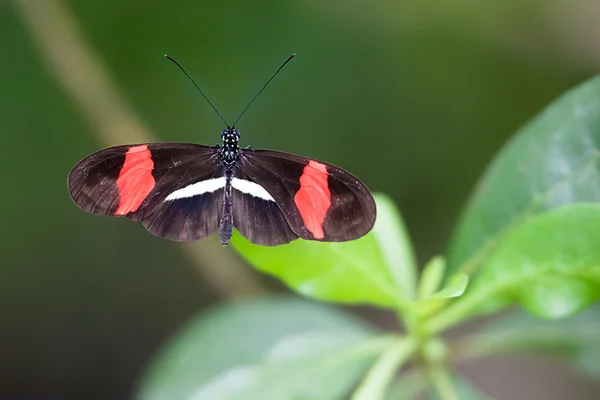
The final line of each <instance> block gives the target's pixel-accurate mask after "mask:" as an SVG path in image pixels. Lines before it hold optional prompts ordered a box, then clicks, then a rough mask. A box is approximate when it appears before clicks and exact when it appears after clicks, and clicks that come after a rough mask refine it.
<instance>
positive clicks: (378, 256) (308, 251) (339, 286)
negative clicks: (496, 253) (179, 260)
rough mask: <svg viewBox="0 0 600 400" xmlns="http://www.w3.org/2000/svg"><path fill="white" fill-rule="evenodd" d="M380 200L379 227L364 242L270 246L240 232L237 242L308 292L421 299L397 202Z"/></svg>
mask: <svg viewBox="0 0 600 400" xmlns="http://www.w3.org/2000/svg"><path fill="white" fill-rule="evenodd" d="M376 202H377V221H376V223H375V227H374V228H373V230H372V231H371V232H369V233H368V234H367V235H366V236H364V237H362V238H360V239H358V240H353V241H350V242H343V243H322V242H314V241H307V240H296V241H294V242H292V243H290V244H287V245H284V246H277V247H265V246H257V245H253V244H251V243H250V242H248V241H247V240H245V239H244V238H243V237H241V236H240V235H235V236H234V238H233V241H232V243H233V245H234V247H235V248H236V249H237V250H238V251H239V252H240V254H241V255H242V256H243V257H244V258H245V259H246V260H247V261H248V262H249V263H250V264H252V265H253V266H255V267H256V268H258V269H259V270H261V271H263V272H266V273H269V274H272V275H275V276H276V277H278V278H279V279H281V280H282V281H283V282H285V283H286V284H287V285H288V286H290V287H291V288H292V289H294V290H296V291H297V292H299V293H301V294H303V295H305V296H309V297H313V298H316V299H321V300H329V301H336V302H342V303H368V304H373V305H377V306H382V307H389V308H398V307H401V306H402V305H405V304H406V303H407V302H408V301H411V300H413V299H414V298H415V297H416V282H415V281H416V278H415V271H416V267H415V263H414V259H413V250H412V246H411V244H410V241H409V239H408V235H407V234H406V232H405V229H404V225H403V223H402V219H401V217H400V214H399V213H398V211H397V210H396V208H395V206H394V204H393V203H392V201H391V200H390V199H388V198H387V197H386V196H384V195H377V196H376Z"/></svg>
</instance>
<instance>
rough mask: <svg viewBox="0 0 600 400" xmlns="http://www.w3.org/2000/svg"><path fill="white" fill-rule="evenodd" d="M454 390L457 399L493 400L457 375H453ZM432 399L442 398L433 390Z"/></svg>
mask: <svg viewBox="0 0 600 400" xmlns="http://www.w3.org/2000/svg"><path fill="white" fill-rule="evenodd" d="M451 380H452V388H453V389H454V393H453V394H454V395H455V398H456V399H460V400H491V398H490V397H488V396H486V395H485V394H483V393H481V392H480V391H479V389H477V388H475V387H473V385H471V383H469V382H468V381H467V380H465V379H464V378H463V377H461V376H459V375H457V374H451ZM431 399H433V400H440V399H441V398H440V396H439V395H438V394H437V393H435V392H434V391H433V390H432V395H431Z"/></svg>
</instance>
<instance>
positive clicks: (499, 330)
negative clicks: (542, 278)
mask: <svg viewBox="0 0 600 400" xmlns="http://www.w3.org/2000/svg"><path fill="white" fill-rule="evenodd" d="M599 338H600V306H599V305H594V306H593V307H590V308H589V309H588V310H585V311H583V312H582V313H580V314H577V315H575V316H573V317H570V318H565V319H561V320H557V321H545V320H540V319H537V318H533V317H532V316H530V315H527V314H525V313H523V312H514V313H511V314H509V315H507V316H503V317H500V318H497V319H495V320H494V321H492V322H491V323H489V324H487V325H486V326H485V327H484V328H482V329H481V330H480V331H479V332H476V333H475V334H473V335H470V336H469V337H468V338H467V339H465V340H464V342H463V343H460V344H458V345H457V348H459V349H460V350H459V353H460V354H461V355H462V356H463V357H467V358H473V357H484V356H493V355H496V354H511V353H518V354H523V353H528V354H549V355H553V356H556V357H559V358H561V359H563V360H565V361H567V362H568V363H569V364H571V365H572V366H574V367H575V368H577V369H578V370H580V371H582V372H584V373H586V374H589V375H591V376H594V377H600V340H599Z"/></svg>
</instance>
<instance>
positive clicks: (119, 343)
mask: <svg viewBox="0 0 600 400" xmlns="http://www.w3.org/2000/svg"><path fill="white" fill-rule="evenodd" d="M41 1H43V0H41ZM31 3H32V4H34V5H35V1H33V2H31ZM65 4H66V5H67V6H68V7H69V8H70V9H71V11H73V13H74V16H75V17H76V20H77V23H78V25H79V27H80V28H81V30H82V33H83V35H84V38H83V39H84V40H85V41H86V42H87V43H88V44H89V45H90V49H91V50H92V51H93V52H94V53H96V54H97V55H98V56H99V58H100V59H101V61H102V62H103V63H104V64H105V65H106V67H107V72H108V73H109V74H110V76H111V77H112V78H113V80H114V81H115V83H117V84H118V87H119V90H120V92H121V93H122V94H123V95H124V97H125V100H126V101H127V102H129V103H130V104H132V106H133V109H134V111H135V112H136V113H137V115H138V117H139V118H141V119H142V120H143V121H144V122H145V123H147V124H148V125H149V126H150V127H151V128H152V130H153V131H154V132H155V133H157V134H158V136H159V139H160V140H164V141H183V142H187V141H191V142H199V143H204V144H214V143H216V142H217V141H218V140H219V133H220V130H221V129H222V128H223V126H222V123H221V121H220V120H219V118H218V117H217V116H216V115H215V114H214V113H213V111H212V110H211V109H210V108H209V106H208V105H207V104H206V103H205V102H204V100H203V99H202V98H201V97H200V96H199V95H198V94H197V93H195V92H194V89H193V87H192V86H191V85H189V84H188V83H187V82H186V81H185V77H184V76H183V75H182V74H181V73H180V72H179V71H178V70H177V69H176V68H175V67H174V66H173V65H171V64H170V63H169V62H167V61H166V60H164V59H163V58H162V55H163V54H164V53H168V54H170V55H172V56H174V57H175V58H177V59H178V60H179V61H180V62H181V63H182V64H183V65H184V66H185V67H186V68H187V69H188V72H190V73H191V74H192V76H194V77H195V79H196V81H197V82H198V83H199V84H200V86H201V87H202V88H203V90H204V91H205V93H206V94H207V95H208V96H209V97H210V99H211V100H212V101H213V103H214V104H215V105H216V106H217V107H218V108H219V109H220V110H221V112H222V113H223V114H224V116H225V117H226V119H228V120H229V121H232V120H233V119H235V117H236V116H237V113H239V111H240V110H241V109H242V108H243V107H244V106H245V104H246V103H247V102H248V101H249V100H250V98H251V97H252V96H253V95H254V94H255V92H256V90H257V89H258V88H260V86H261V85H262V83H263V82H264V81H265V80H266V79H267V78H268V77H269V75H270V74H271V73H272V72H273V71H274V70H275V69H276V68H277V66H278V65H279V64H280V63H281V62H282V61H284V60H285V58H286V57H287V56H289V55H290V54H291V53H292V52H296V53H297V54H298V57H297V58H296V59H295V60H294V61H293V62H291V63H290V64H289V66H288V67H286V69H285V70H284V71H283V72H282V73H281V75H280V76H279V77H278V78H277V79H276V80H275V81H274V82H273V84H272V85H271V86H270V87H269V89H268V90H267V91H266V92H265V93H264V94H263V95H262V96H261V97H260V98H259V100H258V101H257V102H256V103H255V105H254V106H253V107H252V108H251V109H250V111H249V112H248V113H247V114H246V115H245V116H244V118H243V119H242V120H241V122H240V123H239V124H238V128H239V129H240V131H241V133H242V142H243V145H247V144H251V145H252V146H253V147H254V148H272V149H280V150H283V151H289V152H294V153H300V154H303V155H307V156H310V157H313V158H317V159H324V160H327V161H329V162H333V163H336V164H339V165H341V166H343V167H344V168H347V169H349V170H350V171H352V172H353V173H355V174H357V175H358V176H359V177H361V178H362V179H363V180H364V181H365V182H366V183H367V185H368V186H369V187H370V188H371V189H373V190H374V191H381V192H386V193H388V194H390V195H391V196H392V197H393V198H394V199H395V200H396V201H397V203H398V204H399V206H400V209H401V210H402V212H403V214H404V216H405V218H406V220H407V225H408V228H409V230H410V232H411V234H412V235H413V238H414V242H415V245H416V248H417V253H418V256H419V261H420V263H421V264H422V263H423V262H424V261H425V260H426V259H427V258H428V257H430V256H432V255H434V254H437V253H441V252H443V251H444V249H445V246H446V242H447V239H448V237H449V234H450V232H451V229H452V226H453V223H454V222H455V220H456V218H457V216H458V214H459V212H460V210H461V207H462V205H463V204H464V202H465V200H466V199H467V197H468V194H469V192H470V190H471V188H472V187H473V185H474V183H475V181H476V179H477V177H478V176H479V174H480V173H481V171H482V169H483V168H484V167H485V165H486V164H487V163H488V161H489V159H490V157H491V156H492V155H493V154H494V152H495V151H496V150H497V149H498V148H499V147H500V146H501V145H502V144H503V143H504V142H505V141H506V140H507V138H508V137H509V136H510V135H511V134H512V133H513V132H514V131H515V130H516V129H517V128H518V127H519V126H520V125H521V124H523V123H524V122H525V121H526V120H527V119H528V118H530V117H532V116H533V115H534V114H535V113H536V112H537V111H539V110H540V109H541V108H543V107H544V106H545V105H546V104H547V103H548V102H550V101H551V100H552V99H554V98H555V97H556V96H558V95H559V94H560V93H562V92H563V91H564V90H565V89H567V88H569V87H571V86H573V85H574V84H576V83H579V82H580V81H582V80H584V79H585V78H587V77H589V76H591V75H593V74H594V72H595V71H596V70H597V66H598V65H599V64H600V57H599V56H598V55H597V53H594V51H593V44H591V43H593V42H589V43H588V41H586V39H590V40H591V39H593V35H592V36H590V35H591V33H590V32H592V33H593V31H594V26H595V21H596V20H594V19H593V18H589V17H587V18H586V16H587V15H589V14H590V13H593V12H594V10H593V6H592V4H593V2H587V3H586V2H584V1H583V0H578V1H574V2H570V1H568V0H561V1H556V2H543V1H535V0H527V1H523V0H509V1H504V2H499V1H495V2H492V1H483V2H482V1H475V0H457V1H454V2H445V1H441V0H438V1H433V0H430V1H422V2H416V4H415V2H408V1H377V2H369V1H356V0H352V1H343V0H336V1H318V0H308V1H265V0H255V1H251V2H246V1H224V2H218V1H211V2H204V1H195V2H193V1H179V2H157V1H150V2H148V1H141V0H129V1H123V0H93V1H92V0H86V1H77V2H76V1H71V2H66V3H65ZM586 4H587V6H586ZM588 6H589V7H590V9H589V10H588V9H587V8H586V7H588ZM595 12H596V14H597V13H598V12H599V11H598V10H596V11H595ZM575 28H577V29H575ZM0 49H1V50H2V59H3V61H2V62H1V63H0V80H1V85H0V127H1V128H0V129H1V138H2V145H1V146H0V171H1V172H0V176H1V178H2V179H1V181H0V182H1V186H0V188H1V189H0V190H1V192H0V193H1V195H0V212H1V213H2V214H1V219H0V221H1V222H0V223H1V226H2V228H1V229H0V243H1V244H0V397H2V396H5V395H6V396H17V395H25V394H27V395H39V396H50V397H49V398H68V399H82V398H86V399H91V398H98V399H107V398H111V399H119V398H126V397H127V396H128V394H129V393H130V391H131V390H132V387H133V385H134V384H135V379H136V377H137V376H138V375H139V373H140V372H141V371H142V369H143V365H144V363H145V361H146V360H147V359H148V358H149V357H150V356H151V354H152V352H153V351H154V350H155V349H156V348H157V347H158V346H159V344H160V343H161V341H162V340H164V338H165V337H166V336H167V335H169V334H170V333H171V332H173V330H174V329H175V327H176V326H178V325H179V324H180V323H182V322H183V321H184V320H185V319H186V318H187V317H189V316H190V315H192V314H193V313H195V312H197V311H199V310H202V309H203V308H204V307H206V306H208V305H210V304H212V303H215V302H218V301H221V299H219V298H218V297H217V296H216V295H215V293H214V290H213V289H212V288H211V287H209V286H208V285H207V284H206V283H205V282H204V281H203V279H202V278H201V277H200V276H199V275H198V274H197V272H196V269H195V267H194V266H192V265H191V264H190V263H189V262H188V261H187V259H186V258H184V256H183V254H182V252H181V249H180V247H179V246H178V245H175V244H172V243H169V242H167V241H163V240H159V239H157V238H154V237H152V236H151V235H150V234H148V233H147V232H146V231H144V230H143V229H142V228H141V227H139V226H136V225H135V224H133V223H131V222H129V221H126V220H111V219H108V218H98V217H93V216H90V215H87V214H85V213H83V212H81V211H80V210H79V209H78V208H77V207H75V206H74V205H73V204H72V203H71V201H70V199H69V196H68V193H67V188H66V177H67V174H68V171H69V169H70V168H71V167H72V166H73V165H74V164H75V162H77V161H78V160H79V159H80V158H81V157H83V156H85V155H87V154H88V153H90V152H92V151H95V150H97V149H99V148H100V146H101V144H100V143H99V141H98V140H97V138H96V137H95V136H94V133H93V130H92V128H91V127H90V125H88V123H87V121H86V120H85V119H84V117H83V116H82V115H81V114H79V113H78V109H77V107H76V106H75V105H74V104H72V103H71V101H70V99H69V98H68V97H66V96H65V94H64V92H63V91H62V87H61V86H60V85H59V84H58V83H57V82H56V81H55V79H54V78H53V76H52V75H51V74H50V73H49V72H48V70H47V69H46V67H45V64H44V62H43V59H42V56H41V55H40V53H39V52H38V50H37V47H36V46H35V45H34V43H33V41H32V37H31V35H30V34H29V32H28V30H27V28H26V27H25V25H23V24H22V22H21V20H20V18H19V14H18V13H17V12H16V11H15V8H14V7H13V3H12V2H10V1H6V0H4V1H2V2H0ZM229 251H233V249H229ZM214 268H219V266H218V265H215V266H214ZM44 398H46V397H44Z"/></svg>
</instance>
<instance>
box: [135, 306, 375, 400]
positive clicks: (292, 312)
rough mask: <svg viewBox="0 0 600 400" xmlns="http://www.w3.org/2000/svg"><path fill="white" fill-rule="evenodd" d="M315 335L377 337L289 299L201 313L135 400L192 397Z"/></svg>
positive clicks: (153, 365) (343, 317)
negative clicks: (282, 344)
mask: <svg viewBox="0 0 600 400" xmlns="http://www.w3.org/2000/svg"><path fill="white" fill-rule="evenodd" d="M315 331H318V332H324V333H328V332H336V333H337V334H339V335H341V336H343V335H348V336H352V335H353V336H352V337H354V338H356V339H357V340H358V339H359V338H364V339H365V340H367V339H368V338H370V337H372V336H373V335H375V332H374V330H373V329H372V328H371V327H370V326H369V325H367V324H366V323H364V322H362V321H360V320H358V319H356V318H354V317H352V316H350V315H348V314H346V313H344V312H342V311H339V310H336V309H335V308H331V307H326V306H323V305H317V304H313V303H311V302H309V301H306V300H300V299H297V298H292V297H288V296H285V297H284V296H273V297H268V298H263V299H255V300H245V301H244V302H243V303H242V302H240V303H231V304H227V305H224V306H220V307H216V308H214V309H212V310H210V311H208V312H204V313H202V314H200V315H199V316H198V317H196V318H194V319H193V320H191V321H190V322H189V323H187V324H186V325H185V326H184V327H183V328H182V329H181V330H180V331H179V332H178V333H177V334H175V335H174V336H173V337H172V338H171V339H170V340H169V341H168V342H167V343H166V344H165V345H164V346H163V348H162V349H161V350H160V351H159V352H158V353H157V354H156V355H155V356H154V357H153V359H152V360H151V361H150V364H149V367H148V369H147V371H146V372H145V374H144V376H143V378H142V380H141V384H140V387H139V392H138V397H137V398H139V399H143V400H163V399H165V400H177V399H182V398H188V396H190V395H191V394H192V393H194V392H196V391H197V390H198V389H199V388H200V387H202V386H204V385H206V384H207V382H209V381H211V380H212V379H215V377H217V376H218V375H219V374H222V373H223V372H224V371H228V370H230V369H232V368H234V367H236V366H239V365H246V364H252V363H256V362H259V361H260V360H262V359H263V357H264V356H265V354H266V353H267V352H268V351H269V350H270V349H272V346H273V344H274V343H275V342H278V341H281V340H283V339H284V338H287V337H290V336H291V335H296V334H299V333H303V332H315Z"/></svg>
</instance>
